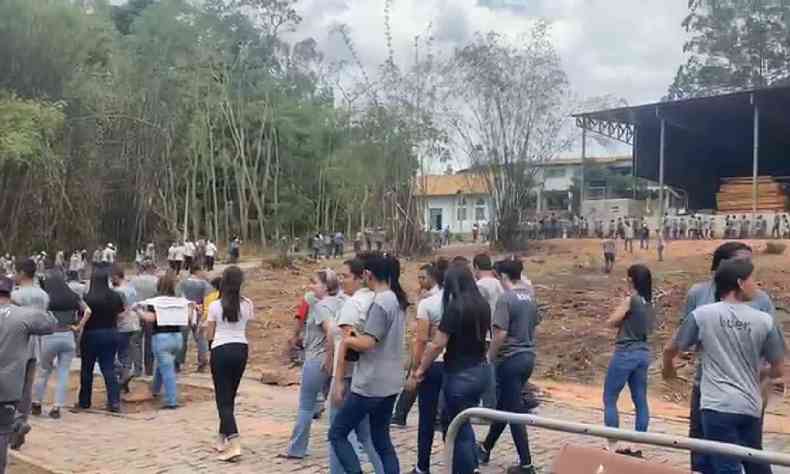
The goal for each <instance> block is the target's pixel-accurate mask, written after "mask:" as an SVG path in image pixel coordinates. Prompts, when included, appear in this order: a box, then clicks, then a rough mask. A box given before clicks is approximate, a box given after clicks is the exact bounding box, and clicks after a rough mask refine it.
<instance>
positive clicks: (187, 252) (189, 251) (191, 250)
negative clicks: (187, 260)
mask: <svg viewBox="0 0 790 474" xmlns="http://www.w3.org/2000/svg"><path fill="white" fill-rule="evenodd" d="M184 256H185V257H194V256H195V244H193V243H192V242H187V243H185V244H184Z"/></svg>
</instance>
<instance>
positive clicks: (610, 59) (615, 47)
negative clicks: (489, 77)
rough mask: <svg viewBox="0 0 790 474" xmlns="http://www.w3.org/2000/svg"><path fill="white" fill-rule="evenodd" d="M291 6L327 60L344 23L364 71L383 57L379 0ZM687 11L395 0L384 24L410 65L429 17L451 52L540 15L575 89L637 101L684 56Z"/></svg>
mask: <svg viewBox="0 0 790 474" xmlns="http://www.w3.org/2000/svg"><path fill="white" fill-rule="evenodd" d="M297 10H298V11H299V13H300V14H301V15H302V17H303V18H304V21H303V23H302V24H301V25H300V26H299V27H298V29H297V31H296V33H295V36H296V37H297V38H302V37H306V36H312V37H314V38H315V39H316V40H317V41H318V44H319V47H320V48H321V49H322V51H323V52H324V54H325V56H326V58H327V59H328V60H337V59H347V58H348V51H347V50H346V48H345V46H344V45H343V43H342V41H339V39H338V38H337V37H336V35H334V36H333V35H330V34H329V30H330V29H331V28H332V27H333V26H336V25H338V24H345V25H347V26H348V27H349V30H350V34H351V37H352V40H353V42H354V45H355V48H356V49H357V52H358V55H359V57H360V60H361V61H362V62H363V64H365V66H366V67H367V68H368V71H370V72H371V73H372V72H373V71H374V70H375V68H376V67H377V66H378V65H380V64H382V63H383V62H384V61H385V59H386V57H387V47H386V40H385V34H384V31H385V29H384V23H385V22H384V1H383V0H300V1H299V3H298V4H297ZM686 13H687V2H686V0H393V1H392V8H391V12H390V24H391V26H392V35H393V38H392V43H393V49H394V51H395V59H396V62H397V63H398V64H400V65H402V66H409V65H410V64H411V62H412V59H413V54H414V51H413V43H414V36H415V35H423V34H424V33H425V31H426V27H427V26H428V25H429V23H430V24H432V33H433V35H434V38H435V46H434V47H435V48H437V49H442V50H445V51H447V52H450V51H452V49H453V48H455V47H457V46H461V45H462V44H464V42H465V41H467V40H469V39H470V38H471V36H472V35H473V34H474V33H475V32H476V31H482V32H487V31H490V30H494V31H497V32H499V33H501V34H505V35H509V36H513V37H515V36H516V35H518V34H520V33H522V32H524V31H525V30H527V29H528V28H529V26H530V24H531V23H532V22H534V21H535V20H536V19H539V18H546V19H549V20H551V21H552V23H553V27H552V35H553V37H554V39H555V46H556V48H557V51H558V52H559V53H560V56H561V57H562V60H563V64H564V66H565V69H566V72H567V73H568V76H569V78H570V82H571V87H572V88H573V90H574V92H575V93H576V94H578V95H580V96H581V97H593V96H599V95H609V94H610V95H614V96H617V97H622V98H624V99H625V100H626V101H628V103H629V104H638V103H644V102H652V101H657V100H659V99H660V98H661V97H662V96H663V95H664V94H665V93H666V90H667V87H668V86H669V84H670V83H671V81H672V79H673V77H674V75H675V71H676V70H677V67H678V66H679V65H680V64H681V63H682V62H683V54H682V46H683V43H684V41H685V39H686V34H685V32H684V30H683V29H682V27H681V25H680V23H681V21H682V20H683V18H684V16H685V15H686Z"/></svg>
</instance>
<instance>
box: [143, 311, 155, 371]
mask: <svg viewBox="0 0 790 474" xmlns="http://www.w3.org/2000/svg"><path fill="white" fill-rule="evenodd" d="M152 336H153V327H151V324H150V323H146V324H145V325H144V326H143V365H145V375H148V376H149V377H150V376H152V375H154V351H153V350H152V349H151V337H152Z"/></svg>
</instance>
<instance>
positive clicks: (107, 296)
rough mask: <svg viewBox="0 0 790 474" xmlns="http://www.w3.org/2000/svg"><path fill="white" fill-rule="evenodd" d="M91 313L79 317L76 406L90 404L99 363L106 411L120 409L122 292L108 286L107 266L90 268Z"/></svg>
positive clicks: (108, 273) (86, 299)
mask: <svg viewBox="0 0 790 474" xmlns="http://www.w3.org/2000/svg"><path fill="white" fill-rule="evenodd" d="M85 304H87V305H88V308H90V312H89V313H87V314H86V316H84V317H83V318H82V321H81V322H80V329H81V331H82V338H81V340H80V358H81V361H82V364H81V367H80V394H79V401H78V402H77V407H76V408H77V409H88V408H90V407H91V395H92V394H93V368H94V366H95V365H96V362H97V361H98V362H99V368H100V369H101V373H102V376H103V377H104V384H105V387H107V410H109V411H111V412H114V413H118V412H120V411H121V387H120V385H119V383H118V377H117V375H116V372H115V354H116V353H117V352H118V342H119V340H118V329H117V327H118V315H120V314H121V313H123V311H124V304H123V299H121V295H119V294H118V293H117V292H115V291H113V289H112V288H110V265H107V264H97V265H95V266H94V267H93V274H92V275H91V283H90V290H89V291H88V294H87V295H86V296H85Z"/></svg>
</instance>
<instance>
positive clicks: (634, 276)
mask: <svg viewBox="0 0 790 474" xmlns="http://www.w3.org/2000/svg"><path fill="white" fill-rule="evenodd" d="M628 278H629V279H630V280H631V283H632V284H633V285H634V288H635V289H636V292H637V293H639V296H641V297H642V298H644V299H645V301H647V302H648V303H650V302H652V301H653V275H652V274H651V273H650V269H649V268H647V267H646V266H645V265H642V264H636V265H631V266H630V267H628Z"/></svg>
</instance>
